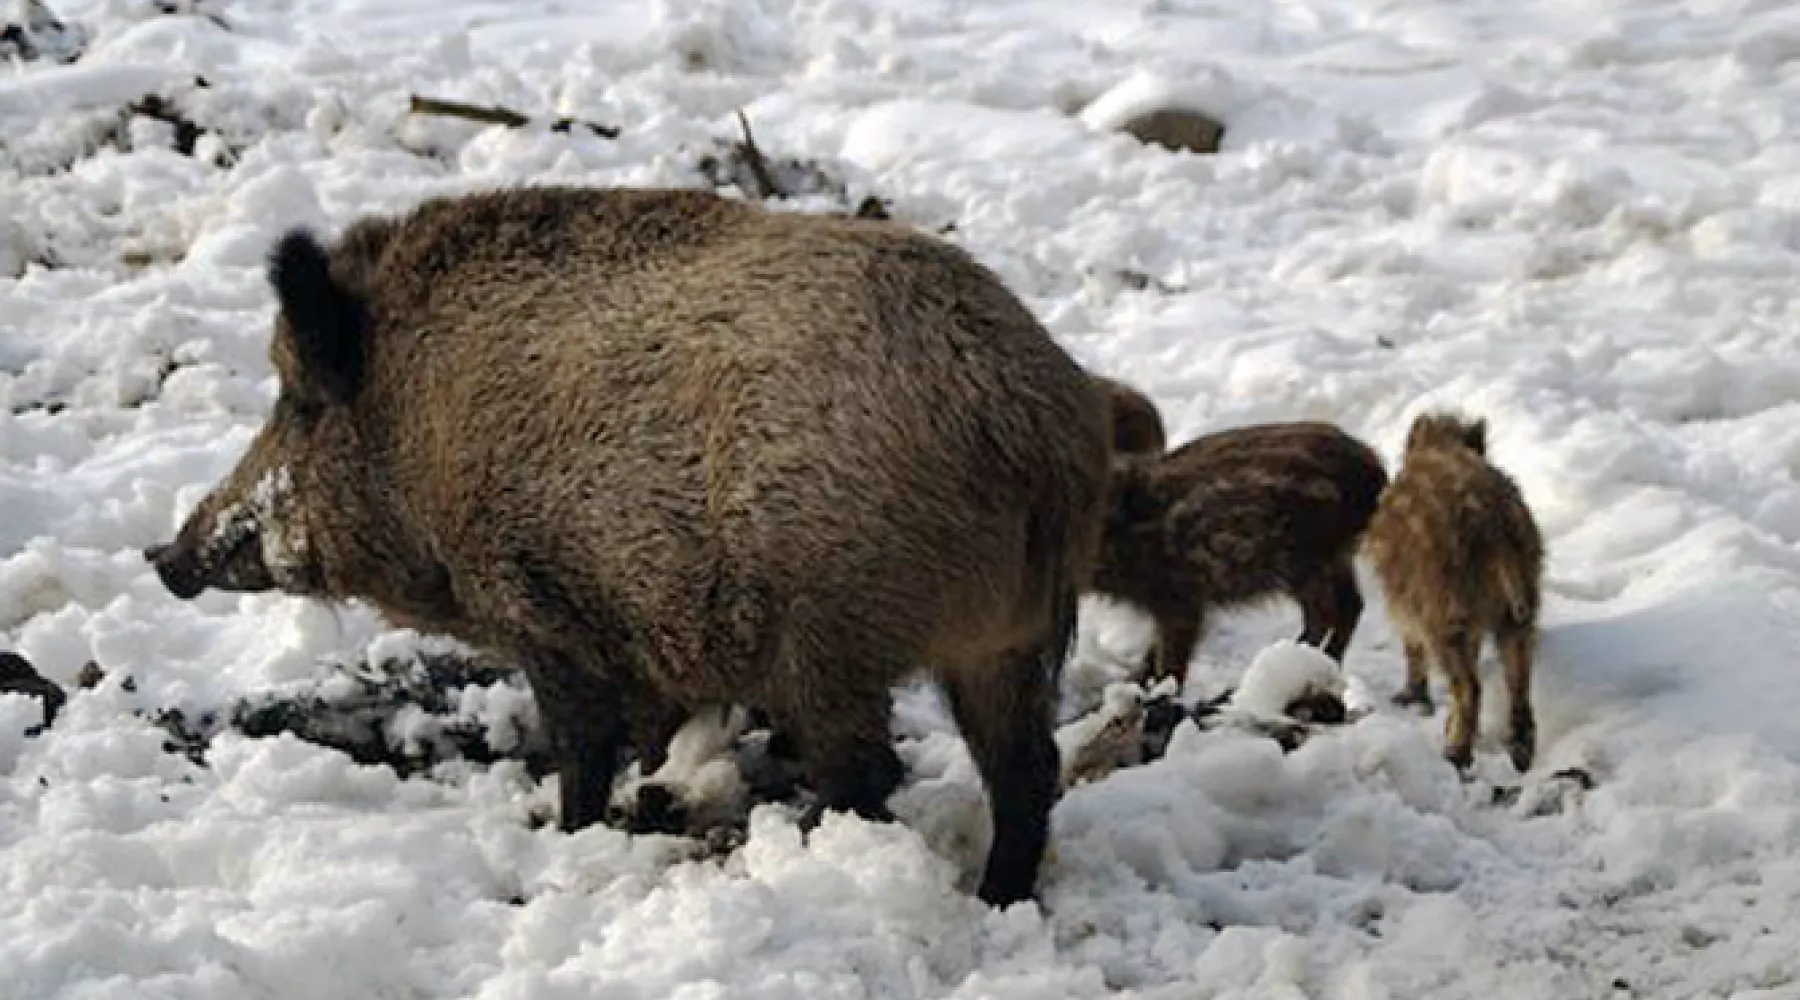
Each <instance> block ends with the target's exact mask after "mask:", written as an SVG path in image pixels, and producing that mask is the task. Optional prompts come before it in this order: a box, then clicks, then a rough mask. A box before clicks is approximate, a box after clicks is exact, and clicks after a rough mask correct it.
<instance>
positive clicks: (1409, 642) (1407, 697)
mask: <svg viewBox="0 0 1800 1000" xmlns="http://www.w3.org/2000/svg"><path fill="white" fill-rule="evenodd" d="M1402 643H1403V644H1404V645H1405V648H1406V685H1405V686H1404V687H1402V688H1401V689H1400V691H1399V693H1397V694H1395V695H1394V704H1396V705H1399V706H1400V707H1402V708H1410V709H1412V710H1413V711H1415V712H1417V713H1419V714H1420V715H1430V714H1431V712H1432V704H1431V684H1430V680H1431V674H1430V664H1429V663H1428V662H1427V660H1426V658H1425V657H1426V652H1425V643H1423V642H1421V641H1420V640H1418V639H1416V638H1414V637H1412V636H1410V635H1409V636H1405V637H1404V638H1403V639H1402Z"/></svg>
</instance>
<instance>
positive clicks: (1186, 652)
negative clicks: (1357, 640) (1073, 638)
mask: <svg viewBox="0 0 1800 1000" xmlns="http://www.w3.org/2000/svg"><path fill="white" fill-rule="evenodd" d="M1386 485H1387V473H1386V471H1385V470H1384V469H1383V467H1382V464H1381V459H1380V457H1379V456H1378V455H1376V454H1375V453H1374V451H1372V450H1371V449H1370V448H1369V447H1368V446H1367V445H1365V444H1363V443H1362V442H1360V441H1358V440H1357V439H1356V438H1354V437H1351V436H1350V435H1349V434H1346V433H1345V432H1344V431H1342V430H1340V429H1339V428H1337V427H1334V426H1332V425H1331V424H1327V423H1320V422H1314V421H1300V422H1293V423H1276V424H1259V425H1254V426H1248V427H1239V428H1234V429H1231V430H1226V431H1221V432H1218V433H1215V434H1209V435H1206V436H1204V437H1200V438H1196V439H1195V440H1193V441H1190V442H1188V443H1187V444H1185V445H1182V446H1181V447H1179V448H1176V449H1175V450H1174V451H1171V452H1169V453H1167V454H1166V455H1163V456H1161V457H1145V456H1132V455H1124V456H1118V457H1116V458H1115V459H1114V463H1113V480H1112V492H1111V502H1110V504H1109V508H1108V517H1107V523H1106V530H1105V533H1104V535H1103V538H1102V542H1101V554H1100V559H1099V561H1098V562H1097V563H1096V564H1095V566H1096V569H1095V574H1094V577H1093V582H1092V589H1094V590H1095V591H1097V592H1099V593H1103V594H1106V595H1109V596H1111V597H1115V598H1118V599H1120V600H1123V601H1125V602H1127V603H1130V604H1133V605H1136V606H1137V607H1140V608H1142V609H1143V610H1145V611H1147V612H1149V613H1150V614H1151V615H1152V616H1154V617H1155V619H1156V622H1157V629H1158V645H1157V649H1156V651H1155V652H1154V653H1153V655H1152V663H1151V674H1152V676H1153V677H1156V678H1160V677H1162V676H1167V675H1175V676H1177V677H1180V678H1182V679H1184V680H1185V678H1186V674H1187V664H1188V660H1189V659H1191V658H1192V656H1193V652H1194V648H1195V646H1196V645H1197V644H1198V643H1199V640H1200V636H1201V631H1202V627H1203V624H1204V621H1205V615H1206V613H1207V611H1208V610H1209V609H1214V608H1224V607H1229V606H1232V605H1241V604H1244V603H1247V602H1252V601H1257V600H1261V599H1264V598H1269V597H1274V596H1277V595H1283V594H1285V595H1288V596H1291V597H1293V598H1294V599H1295V600H1296V601H1298V602H1299V604H1300V607H1301V610H1302V612H1303V614H1304V617H1305V625H1304V628H1303V630H1302V632H1301V636H1300V638H1301V641H1303V642H1307V643H1310V644H1312V645H1315V646H1323V647H1324V649H1325V652H1327V653H1328V654H1330V655H1331V656H1332V657H1333V658H1334V659H1337V660H1340V661H1341V660H1342V659H1343V655H1344V650H1345V649H1346V648H1347V647H1348V646H1349V645H1350V637H1351V635H1352V633H1354V632H1355V630H1356V625H1357V622H1358V620H1359V619H1360V618H1361V615H1362V608H1363V600H1362V593H1361V591H1360V590H1359V588H1358V587H1357V582H1356V572H1355V566H1354V560H1355V552H1356V542H1357V538H1358V536H1359V535H1360V533H1361V532H1362V530H1363V528H1364V526H1366V525H1367V524H1368V521H1369V517H1370V515H1371V514H1372V513H1373V512H1374V510H1375V503H1376V498H1377V497H1378V496H1379V495H1380V494H1381V491H1382V488H1383V487H1385V486H1386Z"/></svg>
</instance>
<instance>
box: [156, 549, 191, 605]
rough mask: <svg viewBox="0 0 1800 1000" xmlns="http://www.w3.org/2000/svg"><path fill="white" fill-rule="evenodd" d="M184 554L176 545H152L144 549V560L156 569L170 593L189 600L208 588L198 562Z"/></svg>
mask: <svg viewBox="0 0 1800 1000" xmlns="http://www.w3.org/2000/svg"><path fill="white" fill-rule="evenodd" d="M184 555H185V553H184V552H183V551H182V550H181V549H178V548H177V547H176V546H174V545H152V546H150V547H149V548H146V549H145V550H144V561H146V562H148V563H149V564H150V567H151V568H152V569H154V570H155V571H156V578H157V579H159V580H161V581H162V585H163V587H164V588H166V589H167V590H168V591H169V593H171V594H174V595H175V596H176V597H178V598H180V599H181V600H184V601H188V600H192V599H194V598H196V597H198V596H200V592H201V591H203V590H205V589H206V577H205V574H203V573H201V572H200V567H199V565H198V563H197V562H196V561H195V560H194V559H192V558H184V557H183V556H184Z"/></svg>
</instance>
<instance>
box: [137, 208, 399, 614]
mask: <svg viewBox="0 0 1800 1000" xmlns="http://www.w3.org/2000/svg"><path fill="white" fill-rule="evenodd" d="M269 280H270V283H271V284H273V285H274V287H275V293H276V298H277V299H278V301H279V303H280V312H279V314H278V315H277V316H276V320H275V336H274V340H273V342H272V344H271V348H270V356H271V359H272V360H273V362H274V364H275V368H276V371H277V372H278V374H279V376H280V381H281V393H280V396H279V397H278V398H277V400H276V402H275V408H274V412H273V413H271V414H270V416H269V418H268V421H267V422H266V423H265V424H264V425H263V428H262V430H261V432H260V433H258V434H257V436H256V439H255V440H254V441H253V442H251V444H250V447H249V449H248V450H246V451H245V453H244V456H243V458H241V459H239V460H238V464H237V467H236V468H235V469H233V470H232V472H231V474H230V475H229V476H227V477H226V479H225V481H224V483H222V484H221V485H220V486H219V487H218V488H217V489H215V490H214V491H213V492H212V494H211V495H209V496H207V497H206V498H205V499H204V500H202V501H201V502H200V504H199V506H198V507H197V508H195V510H194V512H193V513H192V514H191V515H189V517H188V519H187V522H186V523H185V524H183V525H182V527H181V530H180V531H179V532H178V533H177V534H176V536H175V539H174V541H173V542H171V543H170V544H168V545H154V546H151V547H150V548H148V549H145V550H144V557H145V558H146V559H147V560H149V562H150V563H151V565H152V566H153V567H154V568H155V570H156V574H157V576H158V577H159V578H161V580H162V582H163V586H165V587H167V588H168V589H169V592H170V593H172V594H174V595H175V596H176V597H180V598H183V599H188V598H192V597H196V596H198V595H199V594H200V593H201V592H203V591H205V590H206V589H207V588H209V587H211V588H215V589H218V590H230V591H263V590H273V589H280V590H283V591H286V592H289V593H293V594H301V595H316V594H321V593H322V592H323V591H324V589H325V580H324V574H323V571H322V568H321V565H322V564H321V559H320V552H319V551H318V547H317V546H316V544H315V542H316V541H317V539H318V537H319V533H317V532H315V531H314V530H313V527H314V525H313V521H314V515H315V514H317V513H318V512H321V511H329V510H331V509H333V508H334V507H338V506H341V500H342V499H343V498H341V497H337V496H331V495H329V494H331V493H333V492H335V491H334V490H333V489H332V486H331V484H332V483H333V482H341V481H342V476H341V475H332V474H331V469H332V467H334V466H336V465H340V464H341V460H334V458H333V456H343V455H345V454H346V453H347V452H346V451H345V448H346V447H351V446H353V445H351V443H350V442H349V441H347V440H345V435H346V434H347V433H348V431H347V421H348V416H349V414H348V410H347V407H348V405H349V403H350V402H351V401H352V400H353V399H354V398H355V396H356V393H357V390H358V389H359V388H360V384H361V381H362V334H363V329H362V328H363V326H364V324H365V317H364V315H363V312H362V308H361V305H360V302H359V300H357V299H356V298H355V297H354V296H353V295H350V294H348V293H346V292H345V291H344V290H343V289H342V288H341V287H340V286H338V285H337V284H335V283H334V282H333V280H332V277H331V275H330V271H329V262H328V260H327V257H326V254H325V251H324V250H323V249H322V248H321V247H320V246H319V244H318V243H317V242H316V241H315V240H314V239H313V238H312V237H311V236H310V235H308V234H307V233H305V232H302V231H295V232H292V233H289V234H288V235H286V236H284V237H283V238H282V239H281V241H280V242H279V243H278V244H277V245H276V247H275V250H274V252H273V253H272V254H271V256H270V260H269ZM340 471H342V470H340Z"/></svg>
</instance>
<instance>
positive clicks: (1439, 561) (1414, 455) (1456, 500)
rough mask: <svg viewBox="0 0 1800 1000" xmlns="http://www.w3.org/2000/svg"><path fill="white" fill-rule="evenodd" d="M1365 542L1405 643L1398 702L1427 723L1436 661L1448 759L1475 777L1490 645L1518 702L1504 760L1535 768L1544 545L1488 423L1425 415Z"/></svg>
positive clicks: (1411, 432) (1414, 429)
mask: <svg viewBox="0 0 1800 1000" xmlns="http://www.w3.org/2000/svg"><path fill="white" fill-rule="evenodd" d="M1364 544H1365V547H1366V550H1367V552H1368V554H1369V559H1370V562H1371V563H1373V565H1374V568H1375V572H1376V575H1377V577H1378V578H1379V579H1380V581H1381V586H1382V590H1383V592H1384V593H1385V594H1386V595H1387V604H1388V612H1389V615H1390V616H1391V617H1392V618H1393V620H1394V623H1395V626H1396V627H1397V628H1398V630H1399V632H1400V634H1401V637H1402V639H1403V641H1404V643H1405V649H1406V686H1405V687H1404V688H1403V689H1402V690H1401V691H1400V693H1399V694H1398V695H1397V696H1395V699H1394V700H1395V701H1396V702H1398V703H1400V704H1410V705H1417V706H1419V707H1420V708H1422V709H1423V710H1424V711H1426V712H1427V713H1429V712H1430V710H1431V695H1430V692H1429V690H1428V688H1427V686H1426V681H1427V664H1428V661H1433V662H1436V663H1437V665H1438V668H1439V669H1440V670H1442V671H1443V672H1444V675H1445V677H1446V679H1447V680H1448V681H1449V685H1450V699H1451V703H1450V717H1449V719H1448V720H1446V724H1445V732H1444V753H1445V756H1446V757H1448V758H1449V759H1450V761H1451V762H1452V763H1454V764H1456V765H1457V766H1458V767H1465V768H1466V767H1467V766H1468V765H1469V764H1470V763H1471V761H1472V758H1473V753H1474V741H1475V730H1476V727H1477V726H1478V725H1479V723H1480V715H1481V680H1480V678H1479V676H1478V675H1477V672H1476V663H1477V660H1478V658H1479V656H1480V652H1481V643H1482V640H1483V639H1484V638H1485V637H1486V636H1488V635H1489V634H1491V635H1493V637H1494V642H1495V645H1496V646H1497V647H1498V649H1499V652H1500V658H1501V660H1502V661H1503V663H1504V664H1505V669H1506V689H1507V695H1508V698H1509V699H1510V702H1511V704H1510V709H1511V715H1510V719H1511V722H1510V727H1509V730H1510V731H1509V735H1508V742H1507V752H1508V754H1509V755H1510V756H1511V758H1512V762H1513V765H1514V766H1515V767H1517V768H1518V769H1519V770H1520V771H1521V772H1523V771H1526V770H1529V769H1530V767H1531V762H1532V759H1533V757H1534V756H1535V755H1536V752H1537V723H1536V721H1535V718H1534V716H1533V714H1532V709H1531V671H1532V659H1533V657H1534V655H1535V652H1536V646H1537V634H1538V629H1537V620H1538V607H1539V600H1540V596H1539V588H1540V585H1541V583H1540V581H1541V577H1542V573H1543V562H1544V545H1543V540H1542V538H1541V536H1540V535H1539V533H1538V527H1537V524H1536V522H1535V521H1534V520H1533V519H1532V516H1531V509H1530V508H1529V507H1527V506H1526V504H1525V498H1524V497H1523V496H1522V495H1521V494H1520V492H1519V488H1518V486H1517V485H1515V484H1514V483H1513V481H1512V479H1511V478H1509V477H1508V476H1507V475H1506V474H1505V473H1504V472H1501V471H1500V470H1499V469H1497V468H1495V467H1494V466H1493V465H1492V464H1491V463H1490V462H1489V461H1488V460H1487V422H1486V421H1485V420H1473V421H1470V420H1466V419H1464V418H1461V417H1458V416H1455V415H1452V414H1444V413H1427V414H1424V415H1422V416H1420V417H1418V418H1417V419H1416V420H1414V421H1413V424H1412V427H1411V428H1410V429H1409V430H1408V432H1407V436H1406V454H1405V460H1404V464H1403V465H1402V467H1401V469H1400V471H1399V473H1398V474H1397V475H1395V477H1394V483H1393V485H1392V486H1390V487H1389V488H1388V491H1387V494H1386V496H1385V497H1384V498H1383V499H1382V501H1381V505H1380V507H1379V509H1377V511H1376V512H1375V518H1374V520H1373V521H1372V522H1371V523H1370V525H1369V532H1368V536H1367V539H1366V541H1365V543H1364Z"/></svg>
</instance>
